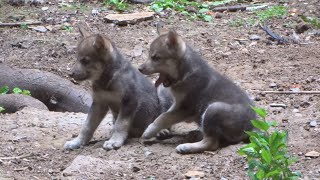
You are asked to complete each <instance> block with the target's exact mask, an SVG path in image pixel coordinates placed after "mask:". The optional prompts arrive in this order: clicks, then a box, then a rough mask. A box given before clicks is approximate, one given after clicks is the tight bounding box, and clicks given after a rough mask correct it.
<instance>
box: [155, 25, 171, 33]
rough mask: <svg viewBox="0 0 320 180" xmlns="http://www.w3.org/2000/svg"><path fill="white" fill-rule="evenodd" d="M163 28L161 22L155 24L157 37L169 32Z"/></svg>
mask: <svg viewBox="0 0 320 180" xmlns="http://www.w3.org/2000/svg"><path fill="white" fill-rule="evenodd" d="M163 26H164V25H163V23H161V22H158V23H157V33H158V35H162V34H166V33H168V32H169V30H168V29H166V28H164V27H163Z"/></svg>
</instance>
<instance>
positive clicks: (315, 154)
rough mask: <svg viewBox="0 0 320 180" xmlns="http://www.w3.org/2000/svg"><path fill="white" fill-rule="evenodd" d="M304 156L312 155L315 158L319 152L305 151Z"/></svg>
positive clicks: (319, 154)
mask: <svg viewBox="0 0 320 180" xmlns="http://www.w3.org/2000/svg"><path fill="white" fill-rule="evenodd" d="M305 156H306V157H313V158H316V157H319V156H320V153H319V152H317V151H310V152H307V153H306V154H305Z"/></svg>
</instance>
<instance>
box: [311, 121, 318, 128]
mask: <svg viewBox="0 0 320 180" xmlns="http://www.w3.org/2000/svg"><path fill="white" fill-rule="evenodd" d="M309 125H310V127H316V126H317V121H316V120H312V121H310V124H309Z"/></svg>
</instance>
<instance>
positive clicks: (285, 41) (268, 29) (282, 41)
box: [260, 24, 289, 43]
mask: <svg viewBox="0 0 320 180" xmlns="http://www.w3.org/2000/svg"><path fill="white" fill-rule="evenodd" d="M260 28H261V29H263V30H264V31H265V32H266V33H267V34H268V35H269V36H270V37H271V38H272V39H273V40H276V41H278V42H279V43H288V42H289V41H288V40H287V39H286V38H284V37H282V36H280V35H278V34H276V33H274V32H273V31H272V30H271V29H270V28H269V27H268V26H267V25H264V26H262V25H261V24H260Z"/></svg>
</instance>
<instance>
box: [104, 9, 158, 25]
mask: <svg viewBox="0 0 320 180" xmlns="http://www.w3.org/2000/svg"><path fill="white" fill-rule="evenodd" d="M153 15H154V12H139V13H130V14H109V15H107V16H106V17H105V18H104V20H105V21H106V22H107V23H115V24H118V25H127V24H136V23H138V22H141V21H146V20H150V19H152V18H153Z"/></svg>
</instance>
